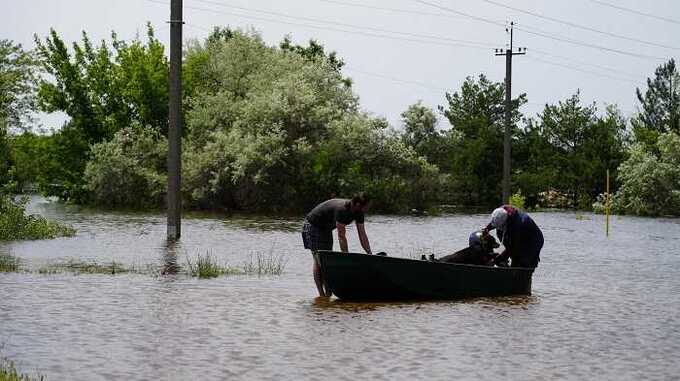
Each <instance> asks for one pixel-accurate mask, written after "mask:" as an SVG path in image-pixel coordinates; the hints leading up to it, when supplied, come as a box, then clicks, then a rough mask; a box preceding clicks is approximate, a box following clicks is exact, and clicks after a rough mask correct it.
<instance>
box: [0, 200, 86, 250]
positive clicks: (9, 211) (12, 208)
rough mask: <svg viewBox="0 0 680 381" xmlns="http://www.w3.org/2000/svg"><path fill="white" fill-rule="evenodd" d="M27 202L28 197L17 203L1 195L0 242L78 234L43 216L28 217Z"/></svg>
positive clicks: (32, 215) (33, 215)
mask: <svg viewBox="0 0 680 381" xmlns="http://www.w3.org/2000/svg"><path fill="white" fill-rule="evenodd" d="M27 202H28V198H26V197H24V198H22V199H20V200H18V201H15V200H13V199H12V197H10V196H7V195H2V194H0V241H10V240H23V239H47V238H57V237H63V236H72V235H74V234H75V233H76V232H75V230H74V229H72V228H70V227H67V226H63V225H61V224H58V223H56V222H52V221H48V220H47V219H45V218H44V217H42V216H39V215H35V214H31V215H27V214H26V203H27Z"/></svg>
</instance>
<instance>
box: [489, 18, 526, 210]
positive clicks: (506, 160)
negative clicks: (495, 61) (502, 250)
mask: <svg viewBox="0 0 680 381" xmlns="http://www.w3.org/2000/svg"><path fill="white" fill-rule="evenodd" d="M514 25H515V23H514V22H511V23H510V28H506V29H505V31H506V32H509V33H510V49H505V50H503V49H496V55H497V56H505V137H504V138H503V204H508V203H509V201H510V151H511V149H510V139H511V137H512V136H511V135H512V129H511V126H510V125H511V123H512V109H511V103H512V56H516V55H522V54H526V51H527V48H518V49H517V51H516V52H515V51H513V47H512V30H513V27H514Z"/></svg>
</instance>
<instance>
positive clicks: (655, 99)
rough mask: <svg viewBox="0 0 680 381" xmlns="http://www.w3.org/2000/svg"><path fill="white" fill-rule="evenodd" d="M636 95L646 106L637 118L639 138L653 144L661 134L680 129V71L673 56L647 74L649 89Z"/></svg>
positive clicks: (635, 120) (679, 131) (639, 91)
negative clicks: (648, 76)
mask: <svg viewBox="0 0 680 381" xmlns="http://www.w3.org/2000/svg"><path fill="white" fill-rule="evenodd" d="M636 95H637V98H638V100H639V101H640V104H641V106H642V110H641V111H640V113H639V114H638V115H637V117H636V118H635V119H634V120H633V122H634V123H633V124H634V131H635V136H636V138H637V140H638V141H639V142H641V143H644V144H647V145H648V146H653V144H654V142H655V141H656V137H658V135H659V134H663V133H667V132H674V133H676V134H677V133H680V73H679V72H678V69H677V67H676V65H675V60H673V59H672V58H671V59H670V60H669V61H668V62H667V63H665V64H663V65H660V66H659V67H658V68H657V69H656V70H655V71H654V79H651V78H647V90H646V91H645V93H644V94H643V93H642V91H641V90H640V89H639V88H638V89H636Z"/></svg>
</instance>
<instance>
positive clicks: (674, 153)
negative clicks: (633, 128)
mask: <svg viewBox="0 0 680 381" xmlns="http://www.w3.org/2000/svg"><path fill="white" fill-rule="evenodd" d="M655 151H658V152H659V154H658V156H657V155H656V154H655V153H653V152H649V151H648V150H647V149H646V147H645V146H644V145H642V144H636V145H634V146H633V147H632V148H631V150H630V157H629V158H628V160H626V161H625V162H624V163H623V164H621V166H620V167H619V171H618V176H617V180H618V182H620V183H621V186H620V188H619V190H618V192H617V193H616V194H615V195H614V197H613V202H612V207H613V209H614V210H615V211H616V212H618V213H622V214H638V215H649V216H659V215H674V216H678V215H680V135H678V134H675V133H665V134H661V135H659V138H658V140H657V143H656V149H655Z"/></svg>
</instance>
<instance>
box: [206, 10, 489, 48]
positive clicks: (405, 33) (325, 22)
mask: <svg viewBox="0 0 680 381" xmlns="http://www.w3.org/2000/svg"><path fill="white" fill-rule="evenodd" d="M196 1H198V2H201V3H205V4H212V5H217V6H220V7H225V8H233V9H238V10H241V11H246V12H255V13H263V14H267V15H272V16H281V17H286V18H290V19H294V20H302V21H311V22H320V23H323V24H334V25H339V26H342V27H350V28H356V29H365V30H370V31H372V32H380V33H393V34H397V35H403V36H407V37H415V38H425V39H435V40H445V41H451V42H455V43H461V44H470V45H476V46H483V47H491V46H495V45H494V44H492V43H486V42H479V41H469V40H460V39H455V38H448V37H442V36H434V35H428V34H419V33H409V32H401V31H396V30H389V29H382V28H374V27H368V26H360V25H354V24H347V23H342V22H337V21H329V20H321V19H318V18H312V17H304V16H292V15H289V14H286V13H281V12H274V11H268V10H262V9H255V8H246V7H240V6H235V5H228V4H224V3H222V2H219V1H211V0H196Z"/></svg>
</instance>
